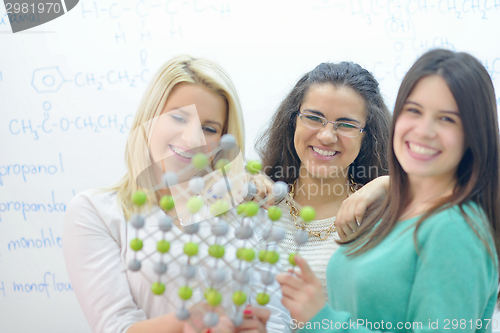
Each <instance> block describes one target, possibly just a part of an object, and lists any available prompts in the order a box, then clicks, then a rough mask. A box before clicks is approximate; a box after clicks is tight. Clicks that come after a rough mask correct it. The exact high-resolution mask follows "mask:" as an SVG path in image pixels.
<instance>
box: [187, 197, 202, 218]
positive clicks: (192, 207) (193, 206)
mask: <svg viewBox="0 0 500 333" xmlns="http://www.w3.org/2000/svg"><path fill="white" fill-rule="evenodd" d="M186 207H187V209H188V210H189V212H190V213H191V214H194V213H197V212H198V211H199V210H200V209H201V207H203V199H202V198H200V197H198V196H195V195H194V196H192V197H191V198H189V200H188V202H187V204H186Z"/></svg>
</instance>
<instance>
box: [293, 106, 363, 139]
mask: <svg viewBox="0 0 500 333" xmlns="http://www.w3.org/2000/svg"><path fill="white" fill-rule="evenodd" d="M299 118H300V120H301V121H302V124H304V125H305V126H307V127H309V128H310V129H315V130H319V129H321V128H324V127H326V125H328V123H332V124H333V129H334V130H335V132H336V133H337V134H338V135H342V136H346V137H349V138H355V137H357V136H358V135H359V133H361V132H363V131H364V130H365V129H364V128H361V127H359V126H358V125H355V124H351V123H347V122H344V121H330V120H328V119H326V118H323V117H321V116H318V115H317V114H314V113H309V112H307V111H305V112H299Z"/></svg>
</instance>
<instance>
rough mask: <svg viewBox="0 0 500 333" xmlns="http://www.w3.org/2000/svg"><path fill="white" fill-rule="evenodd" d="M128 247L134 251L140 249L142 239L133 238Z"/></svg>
mask: <svg viewBox="0 0 500 333" xmlns="http://www.w3.org/2000/svg"><path fill="white" fill-rule="evenodd" d="M130 248H131V249H132V250H134V251H140V250H141V249H142V240H140V239H139V238H134V239H132V240H131V241H130Z"/></svg>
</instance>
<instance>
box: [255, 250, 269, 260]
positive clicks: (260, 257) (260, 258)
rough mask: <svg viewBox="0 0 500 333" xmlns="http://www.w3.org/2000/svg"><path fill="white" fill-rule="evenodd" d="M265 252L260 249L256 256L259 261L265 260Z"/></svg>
mask: <svg viewBox="0 0 500 333" xmlns="http://www.w3.org/2000/svg"><path fill="white" fill-rule="evenodd" d="M266 253H267V250H260V251H259V255H258V256H257V257H258V258H259V260H260V261H265V260H266Z"/></svg>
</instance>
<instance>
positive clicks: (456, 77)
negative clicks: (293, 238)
mask: <svg viewBox="0 0 500 333" xmlns="http://www.w3.org/2000/svg"><path fill="white" fill-rule="evenodd" d="M390 151H391V153H390V154H389V163H390V169H389V170H390V171H389V173H390V175H391V177H390V184H389V189H388V194H387V196H386V197H385V198H384V199H382V200H380V202H379V203H378V204H376V205H373V207H374V208H372V209H371V210H370V211H369V212H368V213H367V216H366V220H365V222H364V223H363V225H362V226H361V228H360V229H359V230H358V231H357V232H356V233H355V234H354V235H353V237H352V238H351V239H350V240H347V241H345V242H344V245H343V246H341V249H339V250H338V251H337V252H336V253H335V254H334V255H333V256H332V258H331V259H330V262H329V264H328V267H327V282H328V295H329V300H330V304H325V299H324V296H323V295H322V293H321V283H320V282H319V280H318V279H317V278H316V277H315V276H314V274H313V273H312V272H311V270H310V268H309V266H308V265H307V263H306V262H305V261H304V260H303V259H302V258H300V257H298V256H296V258H295V261H296V263H297V265H298V266H299V267H300V268H301V273H300V274H297V275H298V276H294V275H292V274H281V275H279V276H278V281H279V282H280V283H281V285H282V292H283V300H282V302H283V304H284V305H285V306H286V307H287V308H288V309H289V310H290V313H291V315H292V318H293V322H292V328H299V329H301V330H300V331H301V332H337V331H338V332H340V331H343V332H347V331H411V332H413V331H420V332H426V331H427V332H439V331H446V330H448V329H453V330H454V329H459V330H461V331H467V332H476V331H477V332H483V331H485V332H488V331H491V330H492V328H496V326H497V325H498V323H497V322H496V321H491V317H492V314H493V309H494V306H495V304H496V302H497V286H498V259H497V258H498V252H499V240H500V237H499V233H500V210H499V209H500V202H499V191H500V186H499V179H500V177H499V167H500V165H499V135H498V118H497V109H496V99H495V93H494V88H493V84H492V82H491V79H490V77H489V75H488V73H487V72H486V70H485V69H484V67H483V66H482V65H481V64H480V63H479V61H477V60H476V59H475V58H474V57H472V56H470V55H468V54H466V53H454V52H451V51H447V50H433V51H429V52H427V53H426V54H424V55H423V56H422V57H420V58H419V59H418V60H417V62H416V63H415V64H414V65H413V66H412V68H411V69H410V70H409V71H408V73H407V74H406V76H405V78H404V79H403V82H402V84H401V87H400V89H399V93H398V96H397V99H396V104H395V109H394V118H393V124H392V129H391V149H390ZM495 240H496V242H495Z"/></svg>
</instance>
